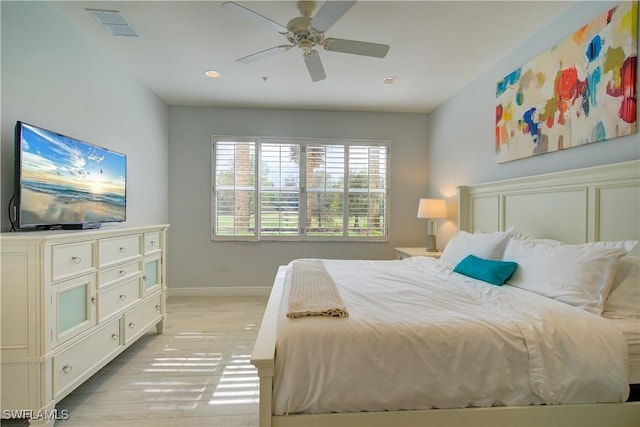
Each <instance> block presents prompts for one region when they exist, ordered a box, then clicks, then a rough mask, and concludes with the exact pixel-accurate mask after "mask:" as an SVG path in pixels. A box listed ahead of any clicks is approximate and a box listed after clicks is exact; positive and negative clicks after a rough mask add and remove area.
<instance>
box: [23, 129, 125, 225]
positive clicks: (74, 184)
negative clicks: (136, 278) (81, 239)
mask: <svg viewBox="0 0 640 427" xmlns="http://www.w3.org/2000/svg"><path fill="white" fill-rule="evenodd" d="M16 154H17V156H16V205H17V219H18V224H17V225H18V227H19V228H33V227H41V228H48V227H56V226H63V225H72V224H82V223H88V222H91V223H102V222H121V221H125V219H126V211H127V210H126V174H127V158H126V156H125V155H124V154H120V153H116V152H114V151H110V150H107V149H105V148H102V147H98V146H96V145H93V144H89V143H87V142H83V141H80V140H77V139H74V138H71V137H68V136H64V135H60V134H58V133H55V132H52V131H49V130H46V129H43V128H40V127H37V126H33V125H29V124H26V123H22V122H18V123H17V125H16Z"/></svg>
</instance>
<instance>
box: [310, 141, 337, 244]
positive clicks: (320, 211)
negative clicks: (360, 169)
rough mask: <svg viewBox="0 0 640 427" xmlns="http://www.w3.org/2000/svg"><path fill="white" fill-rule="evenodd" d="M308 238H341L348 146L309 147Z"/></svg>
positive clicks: (317, 145)
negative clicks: (346, 148) (346, 149)
mask: <svg viewBox="0 0 640 427" xmlns="http://www.w3.org/2000/svg"><path fill="white" fill-rule="evenodd" d="M305 159H306V196H307V198H306V200H307V224H306V235H307V237H342V236H345V230H344V215H343V212H344V210H343V208H344V175H345V168H344V164H345V146H344V145H327V144H307V146H306V153H305Z"/></svg>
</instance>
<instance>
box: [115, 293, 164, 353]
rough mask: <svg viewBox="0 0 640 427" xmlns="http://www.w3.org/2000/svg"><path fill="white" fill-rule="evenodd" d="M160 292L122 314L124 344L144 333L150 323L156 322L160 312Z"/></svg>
mask: <svg viewBox="0 0 640 427" xmlns="http://www.w3.org/2000/svg"><path fill="white" fill-rule="evenodd" d="M161 307H162V305H161V303H160V294H158V295H156V296H154V297H151V298H149V299H148V301H145V302H144V303H143V304H142V305H140V306H139V307H136V308H135V309H133V310H131V311H130V312H128V313H125V315H124V339H125V341H124V342H125V345H128V344H129V343H130V342H131V341H132V340H134V339H136V338H137V337H138V336H139V335H140V334H142V333H144V332H145V331H146V330H147V329H148V328H149V327H150V326H151V325H153V324H155V323H157V322H158V320H159V319H160V315H161V314H162V312H161Z"/></svg>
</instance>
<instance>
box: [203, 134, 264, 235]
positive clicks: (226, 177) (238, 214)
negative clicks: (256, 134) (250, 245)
mask: <svg viewBox="0 0 640 427" xmlns="http://www.w3.org/2000/svg"><path fill="white" fill-rule="evenodd" d="M255 153H256V143H255V142H253V141H247V142H245V141H225V140H219V141H215V145H214V158H215V184H214V188H215V195H214V206H213V209H214V212H215V216H214V217H215V222H214V235H215V236H218V237H234V238H243V237H245V238H246V237H249V238H252V237H255V236H256V216H255V214H254V211H255V196H256V188H255V183H256V179H255V175H256V174H255V157H256V156H255Z"/></svg>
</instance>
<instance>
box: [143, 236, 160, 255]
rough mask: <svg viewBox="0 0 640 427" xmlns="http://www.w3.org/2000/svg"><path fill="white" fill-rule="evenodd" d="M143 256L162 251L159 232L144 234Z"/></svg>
mask: <svg viewBox="0 0 640 427" xmlns="http://www.w3.org/2000/svg"><path fill="white" fill-rule="evenodd" d="M143 240H144V254H145V255H149V254H152V253H155V252H160V251H161V250H162V242H161V241H160V232H153V233H144V239H143Z"/></svg>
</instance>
